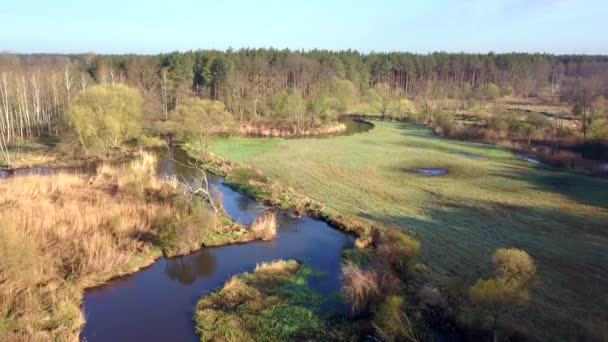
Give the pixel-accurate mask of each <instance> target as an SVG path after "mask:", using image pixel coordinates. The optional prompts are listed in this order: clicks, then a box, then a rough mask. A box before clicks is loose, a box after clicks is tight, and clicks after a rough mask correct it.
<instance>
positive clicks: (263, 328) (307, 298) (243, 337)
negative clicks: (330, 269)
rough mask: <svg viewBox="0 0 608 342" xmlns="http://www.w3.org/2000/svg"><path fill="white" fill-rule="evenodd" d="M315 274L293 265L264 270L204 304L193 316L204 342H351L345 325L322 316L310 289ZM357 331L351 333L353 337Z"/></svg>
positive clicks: (318, 298)
mask: <svg viewBox="0 0 608 342" xmlns="http://www.w3.org/2000/svg"><path fill="white" fill-rule="evenodd" d="M312 276H315V272H314V271H313V270H311V269H310V268H308V267H305V266H302V265H301V264H299V263H298V262H296V261H294V260H289V261H275V262H272V263H264V264H260V265H258V266H257V267H256V269H255V271H254V272H251V273H243V274H241V275H238V276H235V277H233V278H232V279H231V280H230V281H228V282H227V283H226V284H225V285H224V287H223V288H222V289H221V290H219V291H217V292H214V293H212V294H211V295H209V296H207V297H205V298H203V299H201V300H200V301H199V303H198V305H197V308H196V312H195V314H194V321H195V324H196V331H197V333H198V334H199V335H200V338H201V341H294V340H297V341H302V340H315V341H322V340H346V339H348V338H349V337H350V338H352V337H354V336H356V335H351V334H352V333H354V331H352V328H351V329H349V326H348V325H347V323H346V322H344V321H343V322H342V324H339V323H338V324H334V323H335V322H333V321H332V322H331V323H330V321H329V320H328V317H326V316H324V315H322V314H321V312H320V310H319V307H320V305H321V304H322V303H323V298H322V297H321V296H320V295H318V294H317V293H316V292H314V291H313V290H311V289H310V287H309V286H308V279H309V278H310V277H312ZM351 331H352V332H351Z"/></svg>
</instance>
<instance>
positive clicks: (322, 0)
mask: <svg viewBox="0 0 608 342" xmlns="http://www.w3.org/2000/svg"><path fill="white" fill-rule="evenodd" d="M271 46H272V47H277V48H291V49H313V48H322V49H332V50H340V49H348V48H351V49H357V50H360V51H364V52H369V51H396V50H399V51H411V52H420V53H427V52H432V51H450V52H460V51H465V52H489V51H495V52H504V51H507V52H508V51H527V52H550V53H588V54H600V53H601V54H608V0H419V1H414V0H411V1H408V0H401V1H398V0H385V1H382V0H375V1H372V0H368V1H360V0H348V1H342V0H334V1H332V0H301V1H291V0H272V1H265V0H257V1H256V0H249V1H245V0H241V1H222V0H215V1H208V0H164V1H158V0H145V1H144V0H105V1H102V0H0V51H10V52H60V53H73V52H97V53H157V52H169V51H175V50H195V49H208V48H216V49H226V48H228V47H233V48H241V47H271Z"/></svg>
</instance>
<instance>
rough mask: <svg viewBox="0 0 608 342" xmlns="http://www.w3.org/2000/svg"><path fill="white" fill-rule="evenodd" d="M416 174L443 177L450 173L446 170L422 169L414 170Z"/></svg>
mask: <svg viewBox="0 0 608 342" xmlns="http://www.w3.org/2000/svg"><path fill="white" fill-rule="evenodd" d="M414 172H416V173H419V174H421V175H425V176H443V175H446V174H447V173H448V170H446V169H438V168H421V169H414Z"/></svg>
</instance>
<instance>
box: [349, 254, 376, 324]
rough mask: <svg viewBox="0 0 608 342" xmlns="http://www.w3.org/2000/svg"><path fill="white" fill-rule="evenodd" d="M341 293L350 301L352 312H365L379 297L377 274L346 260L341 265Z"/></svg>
mask: <svg viewBox="0 0 608 342" xmlns="http://www.w3.org/2000/svg"><path fill="white" fill-rule="evenodd" d="M342 281H343V285H342V294H343V295H344V297H345V298H346V299H347V300H348V302H350V303H351V307H352V310H353V312H354V313H366V312H368V311H369V310H370V307H371V305H372V304H373V303H375V302H377V301H378V298H379V297H380V295H381V294H380V288H379V285H378V275H377V274H376V272H375V271H374V270H363V269H361V268H360V267H359V266H357V265H356V264H355V263H353V262H350V261H347V262H345V263H344V264H343V265H342Z"/></svg>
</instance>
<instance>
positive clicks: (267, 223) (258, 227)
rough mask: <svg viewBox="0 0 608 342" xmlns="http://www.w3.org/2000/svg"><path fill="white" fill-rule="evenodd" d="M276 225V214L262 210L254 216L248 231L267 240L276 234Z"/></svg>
mask: <svg viewBox="0 0 608 342" xmlns="http://www.w3.org/2000/svg"><path fill="white" fill-rule="evenodd" d="M278 225H279V224H278V220H277V214H276V213H275V212H271V211H264V212H262V213H261V214H260V215H259V216H258V217H256V219H255V221H254V222H253V224H252V225H251V228H250V231H251V232H252V233H253V235H254V236H255V237H256V238H257V239H260V240H264V241H268V240H272V239H274V238H275V237H276V236H277V227H278Z"/></svg>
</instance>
